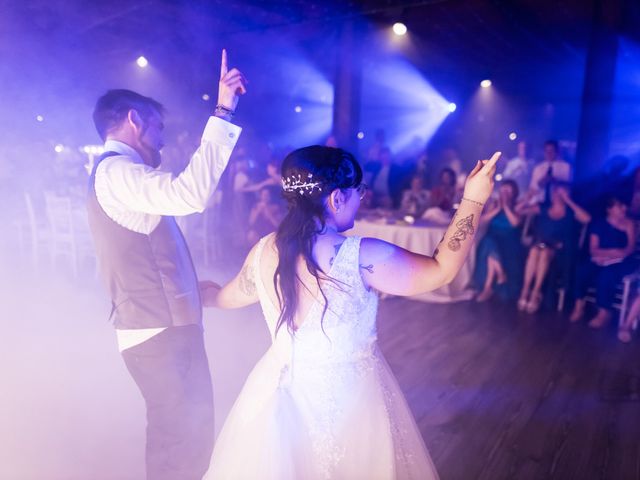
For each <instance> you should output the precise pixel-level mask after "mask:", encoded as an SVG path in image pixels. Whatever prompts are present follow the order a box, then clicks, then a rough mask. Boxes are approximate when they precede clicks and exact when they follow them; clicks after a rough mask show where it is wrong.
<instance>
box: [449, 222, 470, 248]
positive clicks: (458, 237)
mask: <svg viewBox="0 0 640 480" xmlns="http://www.w3.org/2000/svg"><path fill="white" fill-rule="evenodd" d="M473 218H474V215H473V214H471V215H469V216H468V217H465V218H463V219H462V220H459V221H458V222H456V228H457V230H456V231H455V232H454V234H453V235H452V236H451V238H450V239H449V242H448V243H447V245H448V247H449V250H451V251H453V252H457V251H458V250H460V246H461V244H462V242H463V241H465V240H466V239H467V237H469V236H471V235H473V234H474V232H475V228H474V227H473Z"/></svg>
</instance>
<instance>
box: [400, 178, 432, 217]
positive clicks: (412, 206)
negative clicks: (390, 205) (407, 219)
mask: <svg viewBox="0 0 640 480" xmlns="http://www.w3.org/2000/svg"><path fill="white" fill-rule="evenodd" d="M429 199H430V193H429V190H426V189H425V188H424V183H423V180H422V177H420V176H414V177H412V178H411V188H409V189H408V190H405V191H403V192H402V202H401V203H400V210H401V211H402V213H403V214H405V215H411V216H413V217H416V218H419V217H420V216H421V215H422V213H423V212H424V211H425V210H426V209H427V208H428V207H429Z"/></svg>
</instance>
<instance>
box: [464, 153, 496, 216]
mask: <svg viewBox="0 0 640 480" xmlns="http://www.w3.org/2000/svg"><path fill="white" fill-rule="evenodd" d="M501 155H502V153H501V152H496V153H494V154H493V155H492V156H491V158H490V159H489V160H478V163H476V166H475V167H474V169H473V170H472V171H471V173H469V176H468V177H467V181H466V182H465V185H464V194H463V196H464V198H466V199H467V200H471V201H473V202H478V203H482V204H484V203H485V202H486V201H487V199H488V198H489V197H490V196H491V192H492V191H493V185H494V182H495V179H494V177H495V174H496V164H497V163H498V160H499V159H500V156H501Z"/></svg>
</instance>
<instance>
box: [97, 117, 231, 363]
mask: <svg viewBox="0 0 640 480" xmlns="http://www.w3.org/2000/svg"><path fill="white" fill-rule="evenodd" d="M241 131H242V129H241V128H240V127H238V126H236V125H233V124H231V123H229V122H226V121H224V120H221V119H219V118H217V117H210V118H209V121H208V122H207V125H206V127H205V129H204V132H203V134H202V140H201V143H200V146H199V147H198V150H196V152H195V153H194V154H193V156H192V157H191V160H190V162H189V164H188V165H187V167H186V168H185V169H184V170H183V171H182V172H181V173H180V174H179V175H177V176H175V175H173V174H172V173H168V172H163V171H161V170H158V169H155V168H152V167H150V166H148V165H145V164H144V162H143V161H142V158H141V157H140V155H139V154H138V152H136V151H135V150H134V149H133V148H131V147H130V146H129V145H127V144H125V143H122V142H118V141H115V140H107V141H106V142H105V144H104V149H105V152H117V153H119V154H120V155H114V156H111V157H107V158H105V159H104V160H103V161H102V162H101V163H100V165H98V168H97V169H96V176H95V191H96V197H97V199H98V203H99V204H100V207H102V209H103V210H104V212H105V213H106V214H107V216H108V217H109V218H110V219H111V220H113V221H114V222H116V223H117V224H118V225H120V226H122V227H124V228H126V229H128V230H131V231H134V232H137V233H142V234H147V235H148V234H150V233H151V232H153V230H154V229H155V228H156V227H157V226H158V224H159V223H160V220H161V217H162V216H167V215H169V216H182V215H189V214H192V213H196V212H203V211H204V210H205V208H206V207H207V202H208V201H209V198H210V197H211V195H212V194H213V192H214V191H215V189H216V187H217V186H218V182H219V181H220V177H221V176H222V173H223V172H224V170H225V168H226V166H227V163H228V162H229V157H230V156H231V152H232V151H233V148H234V147H235V144H236V142H237V141H238V137H239V136H240V132H241ZM165 328H166V327H161V328H142V329H117V330H116V334H117V338H118V348H119V349H120V351H123V350H125V349H127V348H131V347H133V346H135V345H138V344H140V343H142V342H144V341H146V340H148V339H150V338H151V337H153V336H154V335H157V334H158V333H160V332H162V331H163V330H164V329H165Z"/></svg>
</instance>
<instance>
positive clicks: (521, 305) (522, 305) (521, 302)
mask: <svg viewBox="0 0 640 480" xmlns="http://www.w3.org/2000/svg"><path fill="white" fill-rule="evenodd" d="M528 303H529V302H527V298H526V297H520V298H519V299H518V310H520V311H521V312H524V311H525V310H526V309H527V304H528Z"/></svg>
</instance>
